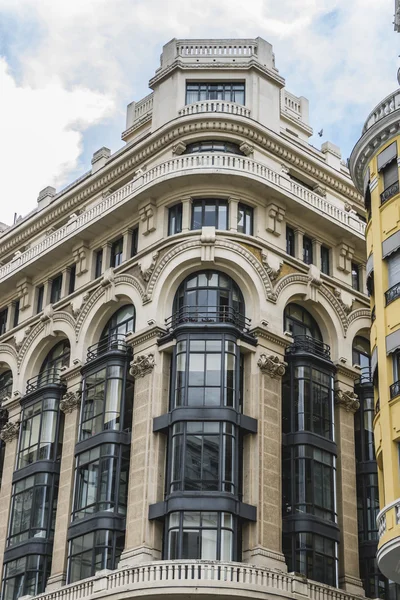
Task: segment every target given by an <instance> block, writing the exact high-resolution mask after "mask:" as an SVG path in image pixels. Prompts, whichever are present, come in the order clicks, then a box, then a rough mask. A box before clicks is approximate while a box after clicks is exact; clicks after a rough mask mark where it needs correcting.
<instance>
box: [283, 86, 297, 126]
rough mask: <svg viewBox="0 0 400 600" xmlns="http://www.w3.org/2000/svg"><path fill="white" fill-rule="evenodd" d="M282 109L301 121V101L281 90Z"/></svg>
mask: <svg viewBox="0 0 400 600" xmlns="http://www.w3.org/2000/svg"><path fill="white" fill-rule="evenodd" d="M282 108H283V110H286V111H288V112H289V113H293V114H294V115H295V116H296V118H297V119H301V101H300V98H298V97H297V96H294V95H293V94H290V92H288V91H287V90H285V89H283V90H282Z"/></svg>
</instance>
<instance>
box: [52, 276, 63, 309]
mask: <svg viewBox="0 0 400 600" xmlns="http://www.w3.org/2000/svg"><path fill="white" fill-rule="evenodd" d="M62 284H63V275H62V273H59V274H58V275H56V276H55V277H53V279H52V280H51V289H50V304H55V303H56V302H58V301H59V300H61V294H62Z"/></svg>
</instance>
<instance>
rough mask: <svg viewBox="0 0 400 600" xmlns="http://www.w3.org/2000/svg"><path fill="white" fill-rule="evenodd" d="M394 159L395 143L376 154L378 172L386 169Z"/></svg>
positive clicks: (395, 155) (395, 152)
mask: <svg viewBox="0 0 400 600" xmlns="http://www.w3.org/2000/svg"><path fill="white" fill-rule="evenodd" d="M394 158H397V142H393V144H390V146H388V147H387V148H385V149H384V151H383V152H381V153H380V154H378V171H381V170H382V169H383V167H386V165H387V164H389V163H390V162H391V161H392V160H393V159H394Z"/></svg>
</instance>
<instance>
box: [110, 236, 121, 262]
mask: <svg viewBox="0 0 400 600" xmlns="http://www.w3.org/2000/svg"><path fill="white" fill-rule="evenodd" d="M123 252H124V238H123V237H122V236H121V237H119V238H118V239H116V240H115V241H114V242H112V244H111V251H110V267H113V268H114V269H115V268H116V267H119V266H120V265H122V259H123Z"/></svg>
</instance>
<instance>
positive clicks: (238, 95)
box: [186, 81, 245, 104]
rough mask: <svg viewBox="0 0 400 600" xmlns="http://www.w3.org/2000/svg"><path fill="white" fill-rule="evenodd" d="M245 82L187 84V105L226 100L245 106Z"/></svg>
mask: <svg viewBox="0 0 400 600" xmlns="http://www.w3.org/2000/svg"><path fill="white" fill-rule="evenodd" d="M244 85H245V84H244V82H232V81H231V82H223V83H222V82H221V83H217V82H210V83H204V82H203V83H196V82H194V83H187V84H186V104H194V103H195V102H202V101H203V100H224V101H226V102H235V103H236V104H244V89H245V88H244Z"/></svg>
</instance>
